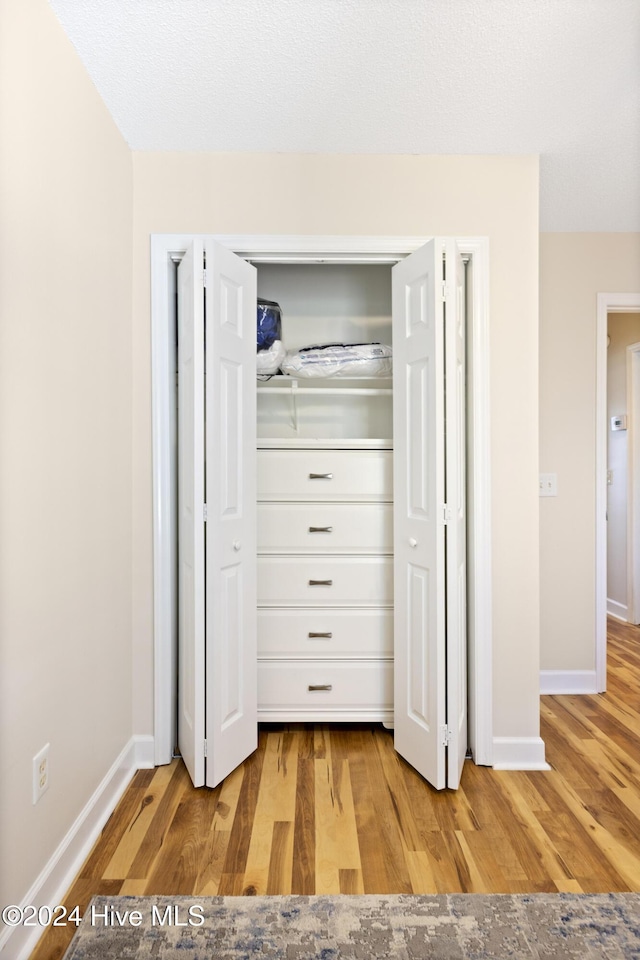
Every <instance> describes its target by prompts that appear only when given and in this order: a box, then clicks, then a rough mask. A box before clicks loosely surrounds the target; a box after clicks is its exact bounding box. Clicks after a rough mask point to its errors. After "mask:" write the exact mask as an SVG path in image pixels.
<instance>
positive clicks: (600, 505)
mask: <svg viewBox="0 0 640 960" xmlns="http://www.w3.org/2000/svg"><path fill="white" fill-rule="evenodd" d="M637 313H640V293H599V294H598V302H597V318H596V637H595V641H596V657H595V660H596V684H597V690H598V692H604V691H605V690H606V688H607V665H606V664H607V613H608V603H607V598H608V571H607V566H608V564H607V541H608V536H607V526H608V521H607V504H608V499H609V487H610V486H613V484H609V483H608V470H609V467H608V449H609V438H610V436H611V431H610V427H611V421H610V419H609V412H608V406H607V392H608V389H607V388H608V371H607V360H608V350H609V348H608V337H609V318H610V317H611V318H614V317H616V318H617V317H618V316H619V315H629V314H637ZM613 322H616V321H615V320H614V321H613ZM625 406H626V402H625ZM614 415H616V414H612V416H614ZM615 432H623V431H615ZM627 439H628V438H627ZM634 459H635V455H634ZM612 469H613V468H612ZM614 477H615V473H614V475H613V477H612V479H614ZM627 482H628V480H627ZM625 486H626V484H625ZM636 486H637V484H636ZM625 523H626V521H625ZM625 555H626V548H625ZM626 566H627V571H628V569H629V566H631V568H633V566H634V564H633V563H632V564H631V565H629V564H628V560H627V565H626ZM614 599H615V598H614Z"/></svg>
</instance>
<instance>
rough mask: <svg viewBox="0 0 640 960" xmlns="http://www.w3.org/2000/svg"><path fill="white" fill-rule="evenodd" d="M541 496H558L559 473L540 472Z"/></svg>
mask: <svg viewBox="0 0 640 960" xmlns="http://www.w3.org/2000/svg"><path fill="white" fill-rule="evenodd" d="M540 496H541V497H557V496H558V474H557V473H541V474H540Z"/></svg>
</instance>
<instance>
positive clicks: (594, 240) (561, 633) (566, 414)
mask: <svg viewBox="0 0 640 960" xmlns="http://www.w3.org/2000/svg"><path fill="white" fill-rule="evenodd" d="M633 292H636V293H637V292H640V235H639V234H625V233H612V234H564V233H558V234H542V236H541V238H540V470H541V471H542V472H544V473H557V475H558V496H557V497H555V498H544V499H542V500H541V501H540V564H541V581H540V591H541V593H540V598H541V633H540V637H541V639H540V642H541V666H542V668H543V669H546V670H595V529H596V528H595V503H596V487H595V477H596V475H595V466H596V426H595V425H596V306H597V294H598V293H633Z"/></svg>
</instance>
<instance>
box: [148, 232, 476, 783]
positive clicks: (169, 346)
mask: <svg viewBox="0 0 640 960" xmlns="http://www.w3.org/2000/svg"><path fill="white" fill-rule="evenodd" d="M193 239H194V237H193V235H186V236H184V235H180V236H175V235H171V236H160V237H153V238H152V350H153V440H154V614H155V617H154V621H155V627H154V652H155V721H156V723H155V745H156V762H157V763H167V762H169V760H170V757H171V753H172V750H173V746H174V738H173V730H174V729H175V723H174V716H175V703H174V698H173V696H172V690H173V689H174V680H175V671H176V662H175V649H176V645H175V634H176V603H175V585H174V582H173V581H174V580H175V576H174V570H175V544H176V539H177V538H176V529H177V524H176V517H175V486H176V469H175V464H176V430H175V390H174V389H173V388H174V384H175V379H174V370H175V266H174V264H175V263H176V262H178V261H180V259H181V258H182V256H183V254H184V251H185V250H186V249H187V247H188V244H189V243H190V242H191V241H192V240H193ZM213 239H215V240H216V241H217V242H219V243H221V244H224V245H225V246H227V247H229V248H230V249H231V250H232V251H233V252H235V253H237V254H238V255H240V256H242V257H245V258H246V259H248V260H251V261H256V260H259V259H262V260H263V261H264V260H265V259H268V258H272V259H273V260H275V261H278V262H282V260H283V259H286V258H288V257H290V258H293V259H294V260H302V259H304V258H305V257H306V258H307V259H318V258H322V259H326V258H330V259H333V260H338V261H341V262H344V261H345V260H346V261H347V262H349V261H353V259H354V258H355V257H356V255H357V259H358V260H360V261H363V262H385V261H386V262H396V261H398V260H401V259H403V258H404V257H405V256H407V255H408V254H409V253H411V252H413V251H414V250H415V249H417V248H418V247H420V246H421V245H423V244H424V243H425V242H426V241H425V239H423V238H375V239H372V238H349V237H344V238H331V237H329V238H326V237H320V238H316V237H306V238H287V237H215V238H213ZM458 245H459V247H460V250H461V252H462V253H463V254H465V255H466V256H467V257H468V258H469V268H468V272H469V281H470V296H469V311H468V328H469V329H468V377H469V387H470V389H469V393H470V396H472V398H473V400H472V403H471V405H470V409H469V415H468V461H469V476H470V477H471V478H472V482H471V484H470V490H469V591H468V611H469V641H470V657H469V690H470V697H469V718H470V725H469V727H470V729H469V734H470V742H471V745H472V748H473V754H474V758H475V761H476V763H481V764H487V765H490V764H491V762H492V722H491V710H492V705H491V704H492V700H491V688H492V684H491V671H492V667H491V600H490V598H491V563H490V546H491V543H490V496H489V493H490V488H489V430H488V428H489V364H488V244H487V241H485V240H476V239H471V240H470V239H468V238H460V239H459V240H458Z"/></svg>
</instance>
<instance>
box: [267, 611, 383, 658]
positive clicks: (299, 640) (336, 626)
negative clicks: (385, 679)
mask: <svg viewBox="0 0 640 960" xmlns="http://www.w3.org/2000/svg"><path fill="white" fill-rule="evenodd" d="M258 657H259V658H263V659H270V660H273V659H277V658H287V657H300V658H303V659H309V660H314V659H315V660H321V659H330V660H331V659H333V660H337V659H340V658H341V657H386V658H391V657H393V610H390V609H389V608H388V607H387V608H384V609H381V610H366V609H365V610H348V609H347V610H332V609H326V610H323V609H305V610H295V609H294V610H278V609H275V610H271V609H265V608H262V609H260V610H258Z"/></svg>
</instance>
